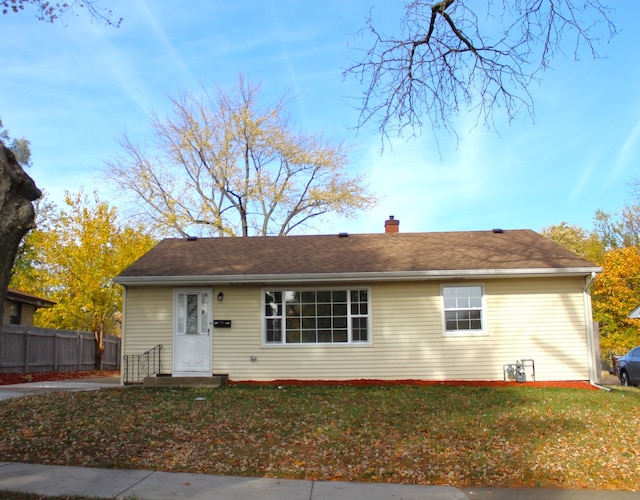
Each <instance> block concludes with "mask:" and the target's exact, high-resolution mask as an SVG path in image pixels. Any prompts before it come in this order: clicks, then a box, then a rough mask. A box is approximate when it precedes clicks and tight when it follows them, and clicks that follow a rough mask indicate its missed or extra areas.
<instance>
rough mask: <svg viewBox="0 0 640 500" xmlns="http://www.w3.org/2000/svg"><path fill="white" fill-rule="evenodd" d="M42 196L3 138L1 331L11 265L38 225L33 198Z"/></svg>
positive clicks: (0, 180)
mask: <svg viewBox="0 0 640 500" xmlns="http://www.w3.org/2000/svg"><path fill="white" fill-rule="evenodd" d="M40 196H42V192H41V191H40V190H39V189H38V188H37V187H36V184H35V182H33V179H31V177H29V176H28V175H27V174H26V173H25V171H24V170H23V169H22V167H21V166H20V164H19V163H18V161H17V160H16V157H15V155H14V154H13V152H12V151H11V150H10V149H8V148H6V147H5V146H4V144H2V142H0V333H1V332H2V323H3V319H4V304H5V300H6V298H7V287H8V286H9V279H10V278H11V268H12V267H13V261H14V260H15V258H16V252H17V251H18V245H19V244H20V241H22V238H23V237H24V235H25V234H27V232H28V231H29V230H30V229H33V228H34V227H35V211H34V209H33V205H32V204H31V202H32V201H33V200H37V199H38V198H40Z"/></svg>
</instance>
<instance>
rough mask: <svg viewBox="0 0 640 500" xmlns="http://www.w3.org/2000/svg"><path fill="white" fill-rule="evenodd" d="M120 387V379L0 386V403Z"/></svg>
mask: <svg viewBox="0 0 640 500" xmlns="http://www.w3.org/2000/svg"><path fill="white" fill-rule="evenodd" d="M119 386H120V377H96V378H82V379H75V380H56V381H50V382H27V383H25V384H11V385H0V401H1V400H3V399H10V398H19V397H22V396H29V395H30V394H42V393H46V392H73V391H97V390H98V389H106V388H114V387H119Z"/></svg>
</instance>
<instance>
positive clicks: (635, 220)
mask: <svg viewBox="0 0 640 500" xmlns="http://www.w3.org/2000/svg"><path fill="white" fill-rule="evenodd" d="M636 202H640V198H639V199H637V200H636ZM594 223H595V228H596V232H597V233H598V235H599V236H600V239H601V240H602V242H603V243H604V245H605V247H606V248H608V249H615V248H624V247H630V246H636V247H637V246H640V205H638V204H634V205H628V206H625V207H624V208H623V209H622V211H621V212H619V213H615V214H609V213H607V212H604V211H602V210H598V211H596V215H595V217H594Z"/></svg>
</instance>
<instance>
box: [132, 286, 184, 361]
mask: <svg viewBox="0 0 640 500" xmlns="http://www.w3.org/2000/svg"><path fill="white" fill-rule="evenodd" d="M158 344H162V355H161V361H160V362H161V368H162V371H163V372H165V373H171V367H172V358H171V356H172V353H173V288H169V287H155V288H154V287H128V288H127V291H126V305H125V317H124V335H123V353H124V354H142V353H143V352H145V351H148V350H149V349H151V348H152V347H154V346H156V345H158Z"/></svg>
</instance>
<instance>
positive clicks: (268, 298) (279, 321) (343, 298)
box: [264, 289, 371, 345]
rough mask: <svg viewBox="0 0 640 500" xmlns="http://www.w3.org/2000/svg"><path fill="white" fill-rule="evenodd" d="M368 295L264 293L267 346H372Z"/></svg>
mask: <svg viewBox="0 0 640 500" xmlns="http://www.w3.org/2000/svg"><path fill="white" fill-rule="evenodd" d="M369 310H370V307H369V292H368V290H366V289H358V290H277V291H276V290H268V291H265V292H264V326H265V328H264V330H265V337H264V340H265V343H266V344H283V345H285V344H286V345H300V344H362V343H369V342H370V340H371V335H370V332H369V324H370V321H369Z"/></svg>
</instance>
